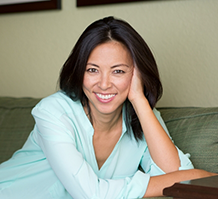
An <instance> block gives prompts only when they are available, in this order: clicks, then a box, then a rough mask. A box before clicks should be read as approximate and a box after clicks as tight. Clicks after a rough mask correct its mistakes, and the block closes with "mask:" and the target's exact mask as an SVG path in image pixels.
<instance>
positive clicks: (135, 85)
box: [128, 67, 145, 103]
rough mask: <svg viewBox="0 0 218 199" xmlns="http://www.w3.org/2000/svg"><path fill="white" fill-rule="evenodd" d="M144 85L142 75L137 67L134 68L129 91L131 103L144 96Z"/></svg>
mask: <svg viewBox="0 0 218 199" xmlns="http://www.w3.org/2000/svg"><path fill="white" fill-rule="evenodd" d="M143 87H144V85H143V83H142V79H141V75H140V73H139V70H138V68H137V67H134V68H133V75H132V80H131V85H130V89H129V94H128V99H129V101H130V102H131V103H133V102H134V101H135V100H137V99H140V98H142V97H144V98H145V96H144V91H143V89H144V88H143Z"/></svg>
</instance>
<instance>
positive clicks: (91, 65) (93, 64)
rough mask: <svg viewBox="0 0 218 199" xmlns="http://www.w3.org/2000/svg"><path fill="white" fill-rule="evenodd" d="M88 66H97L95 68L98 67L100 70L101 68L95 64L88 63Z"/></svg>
mask: <svg viewBox="0 0 218 199" xmlns="http://www.w3.org/2000/svg"><path fill="white" fill-rule="evenodd" d="M87 65H91V66H95V67H98V68H99V66H98V65H96V64H93V63H87Z"/></svg>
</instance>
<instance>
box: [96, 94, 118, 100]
mask: <svg viewBox="0 0 218 199" xmlns="http://www.w3.org/2000/svg"><path fill="white" fill-rule="evenodd" d="M96 95H97V96H98V97H99V98H101V99H106V100H107V99H110V98H112V97H114V96H115V94H109V95H102V94H100V93H96Z"/></svg>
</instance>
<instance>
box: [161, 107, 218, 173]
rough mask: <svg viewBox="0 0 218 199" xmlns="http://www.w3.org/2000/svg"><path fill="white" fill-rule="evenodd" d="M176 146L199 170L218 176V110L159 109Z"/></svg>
mask: <svg viewBox="0 0 218 199" xmlns="http://www.w3.org/2000/svg"><path fill="white" fill-rule="evenodd" d="M159 111H160V112H161V115H162V117H163V119H164V121H165V123H166V126H167V127H168V130H169V132H170V134H171V136H172V138H173V140H174V143H175V144H176V145H177V146H178V147H179V148H180V149H181V150H182V151H183V152H184V153H190V154H191V158H190V159H191V161H192V163H193V164H194V167H195V168H198V169H204V170H207V171H210V172H216V173H218V108H159Z"/></svg>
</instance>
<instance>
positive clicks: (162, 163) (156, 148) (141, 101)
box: [128, 68, 180, 173]
mask: <svg viewBox="0 0 218 199" xmlns="http://www.w3.org/2000/svg"><path fill="white" fill-rule="evenodd" d="M128 99H129V100H130V102H131V103H132V105H133V107H134V110H135V112H136V114H137V116H138V118H139V121H140V123H141V126H142V130H143V132H144V136H145V139H146V142H147V145H148V149H149V152H150V154H151V157H152V159H153V160H154V162H155V163H156V164H157V166H158V167H160V168H161V169H162V170H163V171H164V172H166V173H169V172H173V171H176V170H178V169H179V167H180V160H179V155H178V151H177V149H176V147H175V145H174V144H173V142H172V140H171V139H170V137H169V136H168V135H167V133H166V132H165V131H164V129H163V128H162V126H161V124H160V123H159V121H158V120H157V118H156V116H155V115H154V113H153V110H152V109H151V108H150V105H149V103H148V100H147V99H146V98H145V96H144V93H143V85H142V83H141V79H140V75H139V74H138V71H137V69H136V68H135V69H134V72H133V77H132V82H131V87H130V91H129V95H128Z"/></svg>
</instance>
